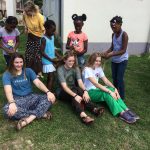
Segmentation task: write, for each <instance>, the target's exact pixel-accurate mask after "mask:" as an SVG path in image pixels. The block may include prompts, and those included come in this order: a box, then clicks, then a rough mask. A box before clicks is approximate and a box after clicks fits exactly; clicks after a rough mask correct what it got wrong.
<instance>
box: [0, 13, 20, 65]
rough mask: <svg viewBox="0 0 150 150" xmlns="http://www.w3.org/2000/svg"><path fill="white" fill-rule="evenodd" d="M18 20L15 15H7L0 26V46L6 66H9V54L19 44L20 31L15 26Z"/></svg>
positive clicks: (14, 50)
mask: <svg viewBox="0 0 150 150" xmlns="http://www.w3.org/2000/svg"><path fill="white" fill-rule="evenodd" d="M17 24H18V20H17V18H16V17H13V16H8V18H7V19H6V22H5V26H4V27H2V28H0V40H1V43H0V48H2V49H3V55H4V58H5V61H6V64H7V66H9V62H10V58H11V56H10V55H11V54H12V53H14V52H16V50H17V48H18V46H19V35H20V32H19V30H18V29H17V28H16V26H17Z"/></svg>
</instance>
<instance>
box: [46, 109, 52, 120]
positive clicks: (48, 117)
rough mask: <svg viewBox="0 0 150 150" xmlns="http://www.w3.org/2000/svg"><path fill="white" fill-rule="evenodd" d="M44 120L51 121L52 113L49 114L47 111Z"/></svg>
mask: <svg viewBox="0 0 150 150" xmlns="http://www.w3.org/2000/svg"><path fill="white" fill-rule="evenodd" d="M44 118H45V119H47V120H51V119H52V113H51V112H49V111H47V112H46V113H45V116H44Z"/></svg>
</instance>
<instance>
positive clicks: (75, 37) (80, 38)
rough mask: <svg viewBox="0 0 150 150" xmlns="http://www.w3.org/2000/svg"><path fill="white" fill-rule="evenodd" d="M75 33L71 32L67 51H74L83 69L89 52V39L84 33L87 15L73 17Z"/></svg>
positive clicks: (74, 15)
mask: <svg viewBox="0 0 150 150" xmlns="http://www.w3.org/2000/svg"><path fill="white" fill-rule="evenodd" d="M72 19H73V23H74V27H75V31H71V32H70V33H69V35H68V40H67V44H66V49H70V50H74V51H75V52H76V55H77V59H78V65H79V67H80V68H83V66H84V64H85V59H84V54H85V53H86V52H87V47H88V38H87V35H86V34H85V33H84V32H82V27H83V25H84V23H83V22H84V21H86V15H85V14H83V15H82V16H78V15H77V14H73V15H72Z"/></svg>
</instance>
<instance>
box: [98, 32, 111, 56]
mask: <svg viewBox="0 0 150 150" xmlns="http://www.w3.org/2000/svg"><path fill="white" fill-rule="evenodd" d="M113 36H114V33H113V34H112V41H113ZM112 51H113V42H111V47H110V48H109V49H108V50H106V51H104V52H102V53H101V54H102V57H104V58H107V55H108V53H110V52H112Z"/></svg>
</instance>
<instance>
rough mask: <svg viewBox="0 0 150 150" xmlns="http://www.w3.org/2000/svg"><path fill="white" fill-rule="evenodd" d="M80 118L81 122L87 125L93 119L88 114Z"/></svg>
mask: <svg viewBox="0 0 150 150" xmlns="http://www.w3.org/2000/svg"><path fill="white" fill-rule="evenodd" d="M81 119H82V122H83V123H85V124H86V125H89V124H91V123H92V122H93V121H94V119H93V118H91V117H89V116H86V117H82V118H81Z"/></svg>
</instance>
